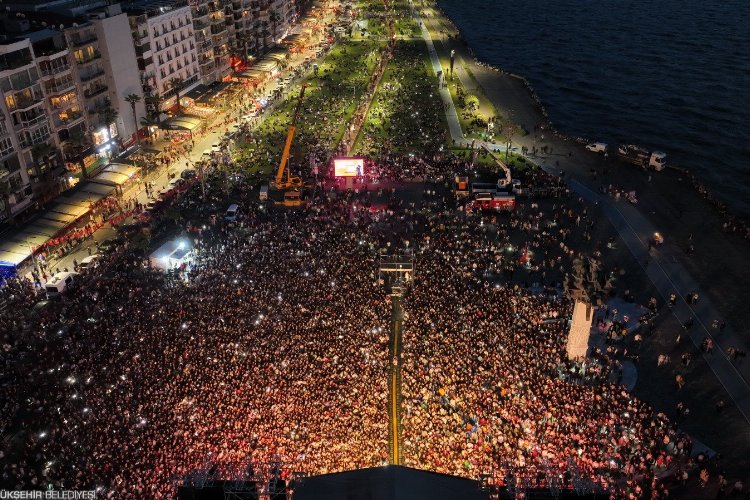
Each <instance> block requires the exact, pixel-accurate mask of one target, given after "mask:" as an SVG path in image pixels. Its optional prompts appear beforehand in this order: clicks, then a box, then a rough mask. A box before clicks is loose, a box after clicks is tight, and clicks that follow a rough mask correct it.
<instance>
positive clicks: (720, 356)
mask: <svg viewBox="0 0 750 500" xmlns="http://www.w3.org/2000/svg"><path fill="white" fill-rule="evenodd" d="M569 185H570V187H571V189H572V190H573V191H575V192H576V193H577V194H579V195H580V196H581V197H583V198H584V199H585V200H587V201H589V202H590V203H596V204H598V205H600V206H601V207H602V210H603V212H604V213H605V214H606V215H607V218H608V219H609V220H610V222H611V223H612V225H613V226H614V228H615V229H616V230H617V232H618V234H619V235H620V238H621V239H622V241H623V242H624V243H625V245H627V247H628V249H629V250H630V252H631V253H632V254H633V256H634V257H635V259H636V260H637V261H638V263H639V264H640V265H641V268H642V269H643V272H644V273H645V274H646V275H647V276H648V278H649V280H650V281H651V283H653V285H654V287H655V288H656V290H657V291H658V292H659V294H660V295H661V296H662V299H663V300H664V302H665V303H666V302H667V301H668V299H669V295H670V294H671V293H673V292H674V293H676V294H677V296H678V301H677V304H675V306H674V307H673V308H672V311H671V312H672V314H674V315H675V317H676V318H677V320H678V321H679V322H680V323H684V322H685V321H687V320H688V319H691V318H692V319H693V321H694V326H693V327H692V328H689V329H687V330H686V332H685V334H684V335H686V336H687V337H689V338H690V340H691V341H692V342H693V344H694V345H695V346H696V347H699V348H700V346H701V344H702V342H703V340H704V339H705V338H710V339H712V340H713V342H714V349H713V351H712V353H710V354H709V353H703V359H704V360H705V361H706V363H707V364H708V366H709V367H710V368H711V371H713V372H714V374H715V375H716V378H717V379H718V380H719V382H721V384H722V385H723V386H724V389H726V391H727V393H729V396H730V397H731V398H732V400H733V401H734V402H735V404H736V405H737V408H738V409H739V410H740V413H742V415H743V417H744V418H745V420H747V421H748V422H749V423H750V385H748V382H747V379H746V378H745V374H743V373H742V372H741V371H740V367H738V366H737V365H736V364H735V363H734V362H733V361H732V360H731V359H730V358H729V356H728V355H727V349H728V347H729V346H733V347H735V348H737V347H740V348H745V347H744V346H743V345H742V344H741V340H740V339H739V338H737V337H736V335H734V334H732V333H731V332H726V333H722V334H721V337H719V336H718V335H717V331H716V330H713V329H712V328H710V326H708V325H710V324H711V323H712V322H713V320H714V319H718V318H720V317H721V316H720V314H719V312H718V310H717V309H716V308H715V306H714V305H713V304H711V302H710V300H709V299H708V298H706V297H701V298H700V299H699V301H698V304H688V303H687V302H686V301H685V299H684V296H685V295H686V294H687V293H690V292H693V291H695V290H698V285H697V283H696V281H695V280H694V279H693V278H692V277H691V276H690V274H689V273H688V272H687V271H686V270H685V269H684V268H683V267H682V265H680V263H679V262H677V259H675V258H673V257H672V256H671V253H670V252H669V249H668V248H664V247H662V248H659V249H655V250H651V251H649V247H648V241H649V239H650V238H651V236H652V235H653V234H654V233H655V232H656V231H657V229H656V228H654V227H653V226H652V225H651V224H650V223H649V222H648V220H647V219H646V218H645V217H643V215H642V214H640V213H639V212H638V210H637V209H636V208H635V207H634V206H633V205H631V204H629V203H627V202H625V201H621V202H617V201H615V200H614V199H612V198H611V197H609V196H602V195H599V194H598V193H595V192H593V191H592V190H590V189H589V188H587V187H586V186H584V185H583V184H582V183H580V182H579V181H577V180H575V179H573V180H571V181H570V182H569ZM743 368H744V367H743Z"/></svg>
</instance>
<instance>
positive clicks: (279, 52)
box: [261, 48, 289, 63]
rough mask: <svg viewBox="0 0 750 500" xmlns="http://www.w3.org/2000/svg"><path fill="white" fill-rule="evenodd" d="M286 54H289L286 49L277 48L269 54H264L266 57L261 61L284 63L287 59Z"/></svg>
mask: <svg viewBox="0 0 750 500" xmlns="http://www.w3.org/2000/svg"><path fill="white" fill-rule="evenodd" d="M288 54H289V52H288V51H287V50H286V49H281V48H277V49H273V50H272V51H271V52H269V53H268V54H266V57H265V58H263V59H264V60H265V59H271V60H273V61H277V62H284V61H286V58H287V55H288ZM262 62H263V61H261V63H262Z"/></svg>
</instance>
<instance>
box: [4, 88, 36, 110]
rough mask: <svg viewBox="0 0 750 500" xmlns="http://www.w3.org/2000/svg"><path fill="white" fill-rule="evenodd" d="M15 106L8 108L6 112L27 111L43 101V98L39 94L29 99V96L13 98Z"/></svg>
mask: <svg viewBox="0 0 750 500" xmlns="http://www.w3.org/2000/svg"><path fill="white" fill-rule="evenodd" d="M14 101H15V105H14V106H8V111H11V112H13V111H22V110H25V109H29V108H30V107H32V106H35V105H37V104H39V103H41V102H42V101H43V97H42V95H41V92H40V93H39V94H35V95H33V96H31V97H29V96H15V98H14Z"/></svg>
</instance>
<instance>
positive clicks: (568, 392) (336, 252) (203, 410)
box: [1, 155, 691, 498]
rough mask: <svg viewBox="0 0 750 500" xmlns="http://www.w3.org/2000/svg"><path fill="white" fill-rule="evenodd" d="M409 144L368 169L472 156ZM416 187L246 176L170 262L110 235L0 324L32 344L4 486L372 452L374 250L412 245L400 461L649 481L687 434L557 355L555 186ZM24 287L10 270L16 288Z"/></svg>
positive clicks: (136, 477)
mask: <svg viewBox="0 0 750 500" xmlns="http://www.w3.org/2000/svg"><path fill="white" fill-rule="evenodd" d="M412 162H413V159H412V158H410V157H408V156H407V157H403V158H400V159H396V158H393V159H392V161H391V162H390V167H388V166H387V167H384V169H383V170H382V172H383V174H384V175H386V176H387V175H389V173H390V175H392V176H393V178H402V176H403V175H404V174H403V171H402V170H400V169H396V168H395V166H396V165H400V166H402V168H403V166H404V165H407V166H410V167H407V168H414V169H418V168H423V169H426V168H427V167H425V165H426V166H429V168H430V170H429V171H428V170H423V171H420V172H417V173H418V174H420V175H419V176H420V177H421V178H423V179H424V178H427V179H429V181H430V182H431V181H435V180H436V179H437V178H438V177H440V178H448V177H449V176H450V174H451V173H452V172H455V171H456V170H457V169H461V168H463V169H466V168H468V164H467V163H466V162H465V161H464V163H461V160H458V159H456V158H455V157H452V156H448V155H434V156H432V157H429V158H428V159H427V161H424V162H421V163H412ZM409 172H410V173H411V171H409ZM544 178H545V176H542V177H538V178H537V179H536V182H537V183H541V182H543V180H544ZM546 178H547V179H548V181H549V182H552V183H556V182H557V180H555V179H552V178H549V177H548V176H547V177H546ZM432 185H433V186H436V187H437V191H436V190H433V189H428V190H427V191H426V192H424V193H423V196H422V197H421V198H420V199H417V200H409V199H408V196H407V197H406V198H402V197H400V195H399V194H398V193H394V192H393V191H389V192H379V193H378V192H373V191H368V192H361V193H359V194H350V195H348V196H344V197H338V199H337V200H318V201H317V202H316V203H315V204H313V205H311V206H310V207H309V208H308V210H306V211H301V212H274V211H271V212H268V211H265V210H261V209H260V208H259V207H258V205H257V204H255V203H253V202H252V201H251V200H250V197H249V194H248V193H249V190H242V193H239V194H238V196H240V197H241V198H242V197H244V198H242V203H241V204H242V211H241V216H240V219H239V220H238V221H237V222H236V223H235V224H234V225H232V226H229V225H223V224H221V223H220V222H216V223H215V224H214V225H212V226H211V227H210V228H209V229H208V230H206V231H202V232H201V234H200V236H195V237H192V236H191V238H193V242H192V244H193V245H194V257H193V264H192V266H191V267H190V270H189V271H186V272H185V275H184V276H183V278H184V281H182V280H180V281H178V282H174V281H170V280H169V279H168V278H167V277H165V276H164V274H163V273H161V272H160V271H157V270H155V269H153V268H151V267H150V266H149V265H148V263H147V262H148V261H147V260H145V259H144V258H143V257H142V256H139V255H138V254H136V253H132V252H125V253H124V254H115V255H114V256H112V257H110V260H109V261H106V262H105V263H104V264H103V265H102V266H103V267H104V269H105V271H103V272H102V273H101V274H97V275H91V276H89V278H88V280H87V281H86V282H85V283H84V284H83V285H82V286H81V287H80V288H79V289H77V290H75V291H74V293H72V294H69V295H68V296H67V297H65V298H64V300H63V301H62V302H61V303H60V304H56V305H53V306H51V309H49V310H48V311H47V312H46V313H41V314H38V315H32V314H29V315H27V316H26V321H27V324H26V326H25V327H24V328H16V327H10V328H7V329H5V330H4V331H5V332H6V333H5V334H4V338H3V349H4V351H5V354H6V358H5V359H6V364H7V363H10V364H13V362H12V360H14V359H26V360H28V363H27V364H26V365H25V366H24V369H23V370H18V369H16V370H10V368H11V366H6V368H8V369H7V370H6V371H5V373H6V378H5V380H4V382H5V383H4V384H3V396H4V397H3V401H4V405H5V407H4V408H3V409H4V410H7V411H4V412H3V415H4V419H3V421H2V422H1V423H2V424H3V430H4V431H7V430H9V429H11V428H12V427H13V426H14V425H16V426H17V425H20V426H21V427H22V431H23V436H24V439H25V443H24V445H23V447H21V448H20V449H17V450H15V452H14V453H12V454H9V455H8V456H5V457H4V460H3V469H2V481H3V484H4V485H6V486H7V487H9V488H29V487H40V486H42V485H45V484H51V485H52V486H53V487H54V488H60V489H62V488H66V489H67V488H73V489H96V488H98V489H99V491H100V493H101V495H102V497H103V498H146V497H147V498H166V497H168V496H169V495H171V494H172V493H173V489H172V488H173V484H172V483H171V482H170V480H171V479H173V478H176V477H181V476H182V475H184V474H185V473H187V472H188V471H191V470H196V469H198V468H200V467H201V466H202V465H203V464H206V463H208V462H211V463H215V464H217V465H218V466H219V467H228V466H229V464H235V463H239V462H241V461H243V460H246V459H249V458H251V459H253V460H255V461H257V462H264V461H270V460H272V457H280V458H281V460H282V463H283V464H284V468H285V469H286V470H289V471H291V470H302V471H306V472H309V473H312V474H321V473H327V472H333V471H341V470H348V469H354V468H360V467H368V466H377V465H381V464H384V463H386V462H387V460H388V453H389V448H388V415H389V412H388V408H387V405H388V395H389V392H388V390H389V389H388V383H387V382H388V370H389V368H391V366H392V365H391V363H392V362H393V361H392V360H390V359H389V355H388V352H389V351H388V347H389V333H390V332H389V324H390V317H391V306H390V303H389V299H388V297H387V295H386V293H385V290H384V289H383V287H382V286H381V284H380V283H379V280H378V270H377V268H378V256H379V254H380V253H381V252H389V251H393V250H394V249H396V248H404V247H406V246H411V248H414V249H415V250H414V251H415V257H416V259H417V261H418V277H417V280H416V282H415V285H414V287H413V289H412V290H411V291H410V292H409V293H408V294H407V296H406V298H405V299H406V300H405V301H404V304H403V308H404V312H405V313H406V318H407V319H406V322H405V325H404V343H403V353H402V356H403V358H402V360H401V362H400V363H399V365H400V366H401V367H402V370H403V387H402V390H403V417H402V422H401V423H402V428H403V435H402V439H403V441H402V448H403V458H404V463H405V465H410V466H415V467H419V468H426V469H429V470H435V471H439V472H445V473H450V474H457V475H462V476H467V477H472V478H476V477H477V475H478V474H479V473H488V472H491V471H501V470H504V468H506V469H507V468H508V467H515V468H516V469H517V470H538V468H540V467H543V466H544V467H557V468H559V469H560V470H562V469H564V468H565V467H568V466H570V461H571V460H573V461H574V462H575V464H576V466H577V467H579V468H580V470H582V471H585V472H586V473H588V475H589V477H591V478H592V480H593V479H596V480H598V481H600V482H604V483H606V484H607V485H609V486H615V487H617V488H629V491H631V492H634V493H638V492H639V491H643V490H644V489H646V488H650V487H651V483H650V479H652V478H653V477H654V476H655V475H657V474H658V473H659V472H661V471H664V470H665V469H667V467H668V466H669V465H670V464H671V463H673V462H678V461H680V460H682V458H683V455H685V454H689V451H690V447H691V443H690V440H689V438H687V437H686V436H684V435H683V434H681V433H680V432H679V431H678V430H677V429H676V428H675V426H674V425H673V424H672V423H670V422H669V421H668V420H667V418H666V417H665V416H664V415H663V414H656V413H655V412H654V411H653V410H651V409H650V408H649V407H648V406H647V405H646V404H645V403H643V402H641V401H639V400H637V399H636V398H634V397H633V396H632V395H631V394H628V393H627V392H626V391H625V390H624V388H622V387H621V386H619V385H617V383H616V381H613V380H611V378H610V377H608V376H607V371H606V370H603V371H602V372H600V373H599V376H597V373H594V374H593V375H591V376H588V377H586V378H585V380H584V379H583V378H580V377H575V376H571V374H575V373H576V370H580V365H576V364H573V363H570V362H568V361H567V360H566V356H565V350H564V343H565V338H566V335H565V334H566V329H565V322H564V320H565V319H566V318H567V317H569V315H570V309H571V304H570V302H569V300H568V299H566V298H565V297H564V295H563V294H561V293H560V290H559V286H560V283H561V281H562V280H563V278H564V274H565V272H566V268H567V267H568V266H569V265H570V262H571V260H572V259H573V258H576V257H577V256H579V255H580V250H579V249H576V248H574V247H575V245H574V243H573V242H576V241H586V240H585V238H583V235H584V234H585V233H586V232H588V231H589V230H590V228H591V220H589V218H588V216H587V214H586V212H585V211H580V210H576V211H575V212H574V211H573V210H572V209H571V206H572V205H571V204H574V203H575V200H563V199H555V200H549V201H548V202H545V204H544V206H540V204H539V203H537V202H528V203H521V204H520V205H519V207H518V211H517V212H515V213H514V214H511V215H505V216H499V217H498V216H487V215H484V216H483V215H480V214H474V215H467V214H463V213H461V212H460V211H456V210H455V201H454V200H453V198H452V197H451V196H450V191H449V190H447V189H446V185H445V184H441V183H437V182H435V183H433V184H432ZM581 213H583V220H581V216H580V214H581ZM407 242H408V243H407ZM28 289H29V284H28V283H27V284H25V285H24V284H23V283H21V282H19V283H18V284H17V285H15V287H14V288H13V290H14V291H15V295H14V297H15V299H14V300H16V301H18V306H19V307H27V308H28V307H30V304H32V302H28V303H25V302H24V300H25V299H24V297H26V296H27V295H26V293H27V292H26V291H27V290H28ZM535 289H536V290H535ZM532 290H535V291H532ZM4 326H8V325H4ZM16 326H17V325H16ZM16 332H18V333H16ZM599 354H600V357H602V358H605V359H606V356H607V354H606V353H599ZM604 364H606V362H605V363H604ZM16 368H17V367H16ZM535 468H537V469H535ZM636 478H637V480H636Z"/></svg>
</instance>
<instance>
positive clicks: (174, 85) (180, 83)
mask: <svg viewBox="0 0 750 500" xmlns="http://www.w3.org/2000/svg"><path fill="white" fill-rule="evenodd" d="M184 87H185V80H183V79H182V78H180V77H179V76H175V77H174V78H170V79H169V88H170V89H172V90H174V94H175V97H176V98H177V113H178V114H179V113H180V112H181V111H182V108H181V107H180V90H182V89H183V88H184Z"/></svg>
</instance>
